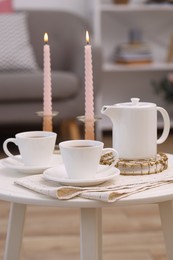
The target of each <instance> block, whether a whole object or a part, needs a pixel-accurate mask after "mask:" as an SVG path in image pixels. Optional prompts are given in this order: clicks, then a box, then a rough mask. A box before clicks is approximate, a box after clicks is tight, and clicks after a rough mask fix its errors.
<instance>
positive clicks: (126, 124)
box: [101, 98, 170, 160]
mask: <svg viewBox="0 0 173 260" xmlns="http://www.w3.org/2000/svg"><path fill="white" fill-rule="evenodd" d="M139 101H140V99H139V98H131V102H129V103H119V104H115V105H112V106H103V107H102V109H101V113H102V114H104V115H107V116H108V117H109V118H110V119H111V120H112V123H113V148H114V149H116V150H117V151H118V153H119V157H120V158H122V159H127V160H136V159H146V158H150V157H153V156H156V154H157V144H161V143H163V142H164V141H165V140H166V139H167V137H168V135H169V131H170V119H169V115H168V113H167V111H166V110H165V109H164V108H162V107H157V106H156V104H154V103H147V102H139ZM157 111H159V112H160V113H161V115H162V117H163V121H164V127H163V133H162V135H161V137H160V138H159V139H158V140H157Z"/></svg>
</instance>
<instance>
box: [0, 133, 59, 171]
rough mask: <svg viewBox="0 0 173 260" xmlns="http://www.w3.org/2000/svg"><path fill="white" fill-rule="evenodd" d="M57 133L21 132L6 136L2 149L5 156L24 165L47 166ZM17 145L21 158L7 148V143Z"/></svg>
mask: <svg viewBox="0 0 173 260" xmlns="http://www.w3.org/2000/svg"><path fill="white" fill-rule="evenodd" d="M56 137H57V134H56V133H54V132H47V131H29V132H21V133H18V134H16V135H15V138H8V139H6V140H5V141H4V143H3V150H4V152H5V153H6V155H7V156H9V157H10V158H13V159H14V160H16V161H18V162H20V163H23V164H24V165H26V166H48V165H49V164H50V162H51V158H52V155H53V151H54V148H55V142H56ZM10 142H12V143H14V144H15V145H17V146H18V148H19V152H20V155H21V159H20V158H19V157H16V156H15V155H13V154H12V153H11V152H10V151H9V149H8V147H7V146H8V143H10Z"/></svg>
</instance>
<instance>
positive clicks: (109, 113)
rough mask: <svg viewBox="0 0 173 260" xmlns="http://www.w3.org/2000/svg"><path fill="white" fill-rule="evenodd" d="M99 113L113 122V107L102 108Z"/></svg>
mask: <svg viewBox="0 0 173 260" xmlns="http://www.w3.org/2000/svg"><path fill="white" fill-rule="evenodd" d="M101 113H102V114H103V115H106V116H108V117H109V118H110V119H111V120H112V121H113V119H114V117H115V106H103V107H102V109H101Z"/></svg>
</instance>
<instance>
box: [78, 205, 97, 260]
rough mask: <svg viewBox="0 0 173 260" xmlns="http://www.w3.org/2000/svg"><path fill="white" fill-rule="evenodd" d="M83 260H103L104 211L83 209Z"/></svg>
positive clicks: (81, 253) (81, 233) (81, 232)
mask: <svg viewBox="0 0 173 260" xmlns="http://www.w3.org/2000/svg"><path fill="white" fill-rule="evenodd" d="M80 228H81V230H80V235H81V236H80V241H81V246H80V248H81V252H80V255H81V260H102V211H101V209H95V208H84V209H81V225H80Z"/></svg>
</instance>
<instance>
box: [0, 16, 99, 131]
mask: <svg viewBox="0 0 173 260" xmlns="http://www.w3.org/2000/svg"><path fill="white" fill-rule="evenodd" d="M27 14H28V16H27V19H28V29H29V39H30V42H31V44H32V46H33V50H34V55H35V58H36V62H37V65H38V69H37V70H34V71H25V70H24V71H23V70H21V71H20V70H15V71H14V70H12V71H5V72H0V93H1V94H0V125H1V128H2V127H7V128H11V127H13V126H15V127H17V128H18V126H22V127H23V128H27V130H30V127H31V126H33V125H34V128H35V129H41V128H42V124H41V119H40V118H39V117H38V116H37V115H36V113H35V112H36V111H40V110H42V107H43V36H44V33H45V32H48V35H49V44H50V48H51V67H52V96H53V110H55V111H59V115H58V116H57V118H56V119H55V120H54V125H56V124H59V123H60V122H61V121H62V120H68V119H72V118H75V117H76V116H78V115H83V114H84V95H85V94H84V45H85V31H86V30H88V28H89V27H88V24H87V23H86V21H84V20H83V19H82V18H81V17H78V16H77V15H75V14H72V13H68V12H65V11H28V12H27ZM92 54H93V75H94V91H95V95H96V94H97V91H98V88H99V86H100V79H101V50H100V48H99V47H97V46H94V45H93V44H92Z"/></svg>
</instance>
